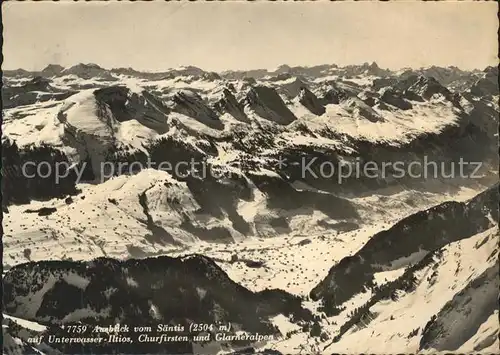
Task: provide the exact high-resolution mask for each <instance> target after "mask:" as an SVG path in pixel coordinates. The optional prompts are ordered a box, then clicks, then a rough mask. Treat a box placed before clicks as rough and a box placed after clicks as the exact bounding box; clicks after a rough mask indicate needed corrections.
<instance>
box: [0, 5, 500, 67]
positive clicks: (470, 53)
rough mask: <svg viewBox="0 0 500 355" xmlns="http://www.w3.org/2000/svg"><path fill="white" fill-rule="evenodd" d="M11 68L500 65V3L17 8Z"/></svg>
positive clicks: (10, 26)
mask: <svg viewBox="0 0 500 355" xmlns="http://www.w3.org/2000/svg"><path fill="white" fill-rule="evenodd" d="M2 11H3V21H4V47H3V53H4V64H3V68H4V69H14V68H19V67H21V68H24V69H28V70H39V69H42V68H43V67H45V66H46V65H47V64H49V63H54V64H61V65H63V66H70V65H73V64H77V63H80V62H83V63H96V64H99V65H101V66H103V67H106V68H111V67H129V66H130V67H133V68H135V69H143V70H162V69H167V68H171V67H177V66H181V65H195V66H199V67H201V68H203V69H206V70H216V71H219V70H225V69H251V68H268V69H272V68H275V67H277V66H278V65H280V64H288V65H314V64H327V63H336V64H339V65H346V64H361V63H363V62H371V61H376V62H377V63H378V64H379V65H380V66H382V67H388V68H394V69H396V68H401V67H405V66H412V67H420V66H428V65H443V66H444V65H456V66H458V67H461V68H464V69H472V68H481V69H482V68H484V67H486V66H487V65H497V63H498V59H497V53H498V50H497V46H498V43H497V28H498V24H497V21H498V18H497V4H496V3H495V2H413V1H412V2H406V1H400V2H394V1H391V2H333V3H332V2H314V3H313V2H287V3H280V2H260V3H259V2H234V3H230V2H223V3H222V2H208V3H207V2H181V3H179V2H134V3H131V2H120V3H118V2H113V3H109V2H77V3H75V2H67V3H64V2H59V3H54V2H46V3H45V2H44V3H40V2H37V3H35V2H9V3H4V4H3V6H2Z"/></svg>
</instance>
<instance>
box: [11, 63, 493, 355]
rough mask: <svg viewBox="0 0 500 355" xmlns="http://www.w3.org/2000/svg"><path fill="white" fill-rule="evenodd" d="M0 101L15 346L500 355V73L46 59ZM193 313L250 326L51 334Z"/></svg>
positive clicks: (57, 350)
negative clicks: (218, 335) (149, 335)
mask: <svg viewBox="0 0 500 355" xmlns="http://www.w3.org/2000/svg"><path fill="white" fill-rule="evenodd" d="M2 100H3V123H2V132H3V136H2V153H3V154H2V173H3V178H2V196H3V198H2V207H3V213H4V219H3V225H2V227H3V245H4V269H5V272H4V275H3V282H4V322H3V331H4V339H5V341H4V352H5V353H7V354H25V353H44V354H63V353H101V354H104V353H107V354H109V353H110V352H112V351H117V352H118V353H126V352H128V353H162V354H163V353H197V354H216V353H221V354H222V353H234V352H238V351H239V353H251V352H263V353H269V354H304V353H306V354H323V353H368V352H370V353H385V354H387V353H416V352H436V351H440V352H441V351H442V352H448V353H449V352H462V353H463V352H480V353H498V328H499V326H498V306H497V301H498V286H499V284H498V277H497V273H498V237H499V233H498V184H497V181H498V174H497V171H498V129H497V127H498V122H499V112H500V109H499V105H498V100H499V88H498V68H493V67H488V68H485V69H484V70H475V71H463V70H460V69H459V68H456V67H448V68H441V67H429V68H420V69H404V70H399V71H391V70H388V69H382V68H380V67H379V66H378V65H377V64H376V63H372V64H368V63H366V64H363V65H352V66H347V67H338V66H336V65H322V66H316V67H289V66H286V65H283V66H280V67H279V68H277V69H276V70H274V71H268V70H251V71H227V72H221V73H214V72H207V71H204V70H202V69H199V68H196V67H181V68H177V69H172V70H168V71H165V72H161V73H153V72H141V71H137V70H134V69H132V68H118V69H104V68H101V67H99V66H98V65H95V64H78V65H75V66H73V67H69V68H64V67H61V66H58V65H49V66H48V67H46V68H45V69H44V70H42V71H39V72H28V71H25V70H15V71H4V77H3V88H2ZM26 162H29V163H30V164H32V165H31V166H29V167H26V165H25V163H26ZM429 162H430V163H429ZM464 162H465V163H466V164H465V165H463V164H462V163H464ZM162 163H163V166H165V164H166V165H167V166H168V167H169V168H168V169H165V168H162V167H161V166H160V164H162ZM188 163H189V164H188ZM370 164H371V165H375V169H371V170H372V172H373V171H375V176H372V175H369V174H368V173H367V170H366V167H367V166H368V165H370ZM396 164H401V166H404V167H410V166H411V169H412V170H411V171H410V170H409V171H407V173H406V174H402V175H398V170H397V169H396V168H395V166H396ZM40 166H41V167H42V169H41V170H40V169H39V170H38V171H37V167H40ZM458 166H461V167H463V166H465V167H464V168H463V171H462V170H461V171H460V174H459V172H458V170H457V167H458ZM61 167H62V168H61ZM347 167H351V168H352V167H355V170H350V173H349V174H345V172H346V171H345V170H343V169H347ZM44 169H45V170H44ZM57 169H59V170H57ZM61 169H62V170H61ZM328 169H330V170H328ZM356 169H357V170H356ZM360 169H361V170H362V171H360ZM452 169H455V170H453V171H451V170H452ZM409 172H412V174H409ZM193 322H198V323H206V324H219V325H220V324H231V325H233V326H234V327H232V329H231V330H230V331H229V330H227V334H228V339H227V340H226V341H222V342H220V341H219V342H214V341H210V342H207V341H206V340H204V341H202V340H201V339H200V340H199V341H193V340H192V339H191V338H190V340H189V341H177V342H164V343H158V342H156V343H155V342H151V343H141V342H139V341H137V339H136V338H137V337H138V336H139V335H140V333H141V332H140V331H132V330H131V331H130V332H129V334H128V335H127V336H130V337H131V338H132V339H134V340H133V344H129V343H120V345H116V346H115V344H112V345H110V344H109V343H107V342H103V343H86V344H84V345H82V344H81V343H71V344H64V343H55V342H53V341H52V342H51V341H50V337H49V335H54V336H58V337H63V336H67V337H68V336H70V334H69V333H68V332H69V330H68V329H71V328H68V327H69V326H71V325H86V326H88V327H89V328H90V327H92V326H95V325H113V324H116V323H120V324H122V325H125V324H128V325H146V324H148V325H152V326H153V327H157V326H158V324H170V325H179V326H180V325H182V326H183V327H184V330H183V331H176V332H175V333H176V334H179V335H182V334H185V335H188V333H189V331H187V330H186V329H189V328H190V326H189V325H190V324H192V323H193ZM205 331H207V330H206V329H205ZM211 331H212V333H215V332H216V330H213V329H212V330H211ZM241 332H247V333H248V334H256V333H258V334H261V335H266V336H268V337H269V338H270V339H267V340H265V341H263V340H259V341H254V340H251V339H247V340H234V339H233V340H229V335H235V334H240V333H241ZM101 333H102V332H101ZM101 333H99V334H101ZM167 333H168V332H167ZM170 333H172V332H170ZM201 333H202V332H200V334H201ZM40 335H44V338H43V340H41V341H39V342H38V343H37V342H33V339H40ZM122 335H123V334H122ZM156 335H158V334H156ZM190 335H192V332H191V334H190ZM86 336H88V337H90V336H97V335H96V334H92V335H91V334H90V333H89V334H87V335H86ZM101 336H103V335H102V334H101ZM134 337H135V338H134Z"/></svg>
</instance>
